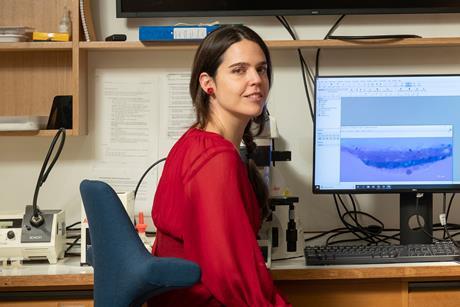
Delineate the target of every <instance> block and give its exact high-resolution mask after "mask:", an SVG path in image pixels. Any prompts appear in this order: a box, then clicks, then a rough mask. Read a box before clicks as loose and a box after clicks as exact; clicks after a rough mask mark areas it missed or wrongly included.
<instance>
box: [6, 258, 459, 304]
mask: <svg viewBox="0 0 460 307" xmlns="http://www.w3.org/2000/svg"><path fill="white" fill-rule="evenodd" d="M271 273H272V276H273V279H274V280H275V283H276V285H277V287H278V288H279V289H280V291H281V292H282V293H283V294H284V295H285V296H286V297H287V298H288V300H289V301H290V302H291V303H292V304H293V306H314V307H323V306H327V307H335V306H340V307H348V306H350V307H361V306H372V307H398V306H401V307H411V306H417V307H428V306H443V307H454V306H460V264H457V263H455V262H442V263H430V264H422V263H417V264H393V265H366V266H365V265H360V266H323V267H306V266H305V264H304V259H303V258H297V259H291V260H283V261H274V262H273V263H272V268H271ZM92 288H93V274H92V269H91V268H90V267H81V266H80V264H79V261H78V259H77V258H70V259H65V260H63V261H60V262H59V263H58V264H57V265H48V264H24V265H22V267H20V268H2V269H1V271H0V306H14V307H22V306H30V304H31V303H32V302H33V303H34V306H40V307H41V306H43V307H44V306H56V307H58V306H60V307H61V306H62V307H64V306H68V307H70V306H72V307H77V306H82V307H90V306H93V303H92V299H91V290H92ZM8 296H9V297H10V298H11V297H21V298H23V299H22V300H20V301H12V300H11V299H8V300H7V298H6V297H8Z"/></svg>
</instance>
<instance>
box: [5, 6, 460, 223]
mask: <svg viewBox="0 0 460 307" xmlns="http://www.w3.org/2000/svg"><path fill="white" fill-rule="evenodd" d="M93 17H94V20H95V24H96V31H97V34H98V39H103V38H104V37H106V36H108V35H110V34H113V33H126V34H128V40H136V39H137V27H138V26H139V25H148V24H152V25H154V24H164V25H166V24H167V25H169V24H174V23H176V22H190V23H197V22H210V21H214V20H215V19H210V18H205V19H198V18H189V19H186V18H183V19H179V18H177V19H171V20H168V19H156V20H155V19H136V20H126V19H116V18H115V1H93ZM337 17H338V16H297V17H288V19H289V21H290V22H291V24H292V26H293V27H294V28H295V30H296V32H297V33H298V34H299V36H300V38H302V39H320V38H322V37H323V36H324V35H325V33H326V32H327V31H328V29H329V27H330V26H331V25H332V24H333V23H334V21H335V20H336V19H337ZM459 17H460V16H459V15H458V14H443V15H380V16H347V17H345V19H344V20H343V21H342V24H341V26H340V27H339V28H338V29H337V30H336V32H335V34H337V35H366V34H369V35H370V34H418V35H421V36H424V37H436V36H442V37H446V36H460V22H459V21H458V20H460V18H459ZM219 21H220V22H221V23H244V24H246V25H248V26H251V27H252V28H253V29H254V30H256V31H257V32H258V33H260V34H261V36H262V37H263V38H264V39H289V36H288V34H287V32H286V31H285V30H284V28H283V27H282V26H281V25H279V23H278V22H277V20H276V19H275V18H274V17H244V18H243V17H240V18H219ZM459 51H460V50H459V48H453V47H449V48H447V47H444V48H434V47H433V48H399V49H391V48H389V49H386V48H381V49H353V50H323V51H322V57H321V66H320V73H321V74H323V75H327V74H413V73H421V74H429V73H459V72H460V58H459V56H458V54H459ZM305 54H306V55H308V56H309V58H308V60H309V62H310V63H313V62H314V58H313V57H312V56H311V55H312V52H308V51H306V52H305ZM272 56H273V64H274V85H273V88H272V92H271V94H270V98H269V109H270V113H271V114H272V115H274V116H275V117H276V119H277V122H278V129H279V132H280V134H281V139H279V140H278V141H277V148H278V149H280V150H290V151H292V162H288V163H278V166H277V168H278V169H277V171H279V173H281V174H282V175H283V176H284V177H285V180H286V182H287V185H288V187H289V190H290V191H291V192H292V194H293V195H297V196H299V197H300V204H299V206H298V208H299V211H298V212H299V215H300V216H301V219H302V221H303V224H304V226H306V228H307V229H309V230H320V229H322V230H325V229H330V228H333V227H338V226H340V223H339V220H338V218H337V214H336V212H335V207H334V205H333V201H332V198H331V197H330V196H317V195H312V193H311V174H312V150H311V148H312V125H311V121H310V118H309V113H308V108H307V104H306V98H305V94H304V91H303V85H302V79H301V75H300V68H299V65H298V60H297V57H296V52H295V51H273V52H272ZM192 57H193V52H187V51H180V52H170V51H168V52H93V53H90V60H89V65H90V69H89V72H90V76H89V82H90V84H89V88H90V92H89V104H90V105H89V128H90V132H89V135H88V136H82V137H73V138H68V139H67V142H66V146H65V148H64V151H63V154H62V156H61V159H60V160H59V161H58V163H57V164H56V166H55V169H54V170H53V172H52V174H51V176H50V177H49V179H48V181H47V182H46V183H45V185H44V186H43V188H42V190H41V193H40V197H39V204H40V206H41V207H42V208H57V207H59V208H64V209H65V210H66V216H67V222H68V223H71V222H74V221H77V220H78V219H79V214H80V199H79V193H78V184H79V182H80V181H81V179H82V178H85V177H88V176H89V174H91V172H92V169H93V166H94V163H95V153H94V148H95V143H94V118H95V114H94V110H95V108H94V105H95V104H97V103H98V102H97V101H94V86H93V84H92V82H94V71H95V69H99V68H102V69H112V68H126V69H139V70H141V69H142V70H143V71H145V70H151V71H152V73H155V74H161V73H164V72H166V71H168V69H169V68H170V67H171V66H174V67H176V68H179V69H184V70H187V69H188V68H189V67H190V64H191V59H192ZM409 116H410V115H409ZM459 116H460V114H459ZM49 142H50V139H49V138H34V137H0V182H1V184H0V212H4V211H22V210H23V206H24V205H25V204H30V203H31V199H32V196H33V191H34V186H35V182H36V180H37V176H38V173H39V171H40V167H41V163H42V159H43V158H44V156H45V154H46V151H47V148H48V146H49ZM152 197H153V196H152ZM357 198H358V201H359V204H360V207H361V209H363V210H365V211H367V212H369V213H371V214H374V215H376V216H377V217H378V218H381V219H382V220H383V221H384V222H385V225H386V226H388V227H398V223H399V211H398V199H397V196H396V195H386V196H385V195H380V196H376V195H360V196H358V197H357ZM459 199H460V197H459ZM459 202H460V200H458V202H456V203H455V206H458V205H459ZM435 204H436V205H435V206H436V208H439V207H440V197H439V196H436V201H435ZM459 210H460V209H455V207H454V209H453V211H452V215H451V221H453V222H457V223H459V222H460V216H459V212H460V211H459ZM436 212H437V211H436Z"/></svg>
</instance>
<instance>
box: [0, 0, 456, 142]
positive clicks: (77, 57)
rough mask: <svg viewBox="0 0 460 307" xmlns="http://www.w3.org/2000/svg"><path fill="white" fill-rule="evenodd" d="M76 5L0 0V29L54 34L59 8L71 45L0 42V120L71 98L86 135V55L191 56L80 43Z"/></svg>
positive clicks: (283, 43) (147, 46) (381, 44)
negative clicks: (29, 29)
mask: <svg viewBox="0 0 460 307" xmlns="http://www.w3.org/2000/svg"><path fill="white" fill-rule="evenodd" d="M79 3H80V1H79V0H53V1H30V0H2V1H1V4H0V26H11V25H24V26H28V27H32V28H34V29H36V30H37V31H44V32H56V31H57V27H58V24H59V20H60V18H61V17H62V13H63V8H64V7H67V8H69V10H70V13H71V14H70V15H71V16H72V17H71V18H72V35H71V36H72V41H71V42H18V43H0V92H1V93H2V99H1V103H0V116H48V114H49V112H50V109H51V105H52V102H53V98H54V96H56V95H72V97H73V100H72V101H73V104H72V111H73V114H72V117H73V129H71V130H69V131H68V135H84V134H86V133H87V118H88V115H87V95H88V93H87V83H88V76H87V73H88V67H87V66H88V54H89V53H91V52H106V51H160V52H161V51H176V50H177V51H188V50H190V51H194V50H196V49H197V47H198V44H199V42H177V41H174V42H152V43H141V42H138V41H129V42H103V41H91V42H86V41H82V38H83V36H82V33H81V32H80V31H81V30H80V28H81V22H80V10H79ZM266 42H267V44H268V46H269V47H270V49H271V50H295V49H297V48H301V49H316V48H326V49H352V48H356V49H361V48H406V47H460V37H440V38H407V39H386V40H354V41H342V40H336V39H331V40H297V41H293V40H267V41H266ZM54 134H55V131H53V130H42V131H38V132H37V131H35V132H0V136H47V137H49V136H53V135H54Z"/></svg>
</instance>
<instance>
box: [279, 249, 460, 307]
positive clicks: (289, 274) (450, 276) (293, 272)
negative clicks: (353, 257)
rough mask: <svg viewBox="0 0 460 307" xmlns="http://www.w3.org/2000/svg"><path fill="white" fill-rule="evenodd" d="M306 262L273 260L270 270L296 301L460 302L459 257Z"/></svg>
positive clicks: (402, 306) (416, 305)
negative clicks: (334, 263) (385, 261)
mask: <svg viewBox="0 0 460 307" xmlns="http://www.w3.org/2000/svg"><path fill="white" fill-rule="evenodd" d="M304 261H305V260H304V259H303V258H299V259H294V260H288V261H281V262H274V263H273V265H272V269H271V272H272V276H273V279H274V280H275V282H276V285H277V287H278V288H279V289H280V290H281V291H282V293H283V294H284V295H286V296H287V297H288V298H289V301H290V302H291V303H292V304H293V305H294V306H314V307H323V306H324V307H326V306H327V307H335V306H337V307H339V306H340V307H364V306H366V307H369V306H372V307H440V306H442V307H454V306H455V307H458V306H460V264H457V263H455V262H441V263H411V264H391V265H387V264H385V265H384V264H381V265H354V266H350V265H348V266H345V265H343V266H318V267H312V266H310V267H306V266H305V263H304Z"/></svg>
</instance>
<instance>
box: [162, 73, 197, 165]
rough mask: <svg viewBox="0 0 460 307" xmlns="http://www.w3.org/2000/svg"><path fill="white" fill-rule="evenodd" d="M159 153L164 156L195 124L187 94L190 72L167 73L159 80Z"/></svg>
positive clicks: (190, 100)
mask: <svg viewBox="0 0 460 307" xmlns="http://www.w3.org/2000/svg"><path fill="white" fill-rule="evenodd" d="M160 83H161V85H162V89H161V91H160V92H161V95H162V99H161V100H162V102H163V103H162V104H161V107H160V112H161V117H160V145H159V146H160V153H161V154H162V155H164V156H166V155H167V154H168V152H169V150H170V149H171V147H172V146H173V145H174V143H175V142H176V141H177V140H178V139H179V138H180V137H181V136H182V134H184V133H185V132H186V131H187V130H188V129H189V128H190V126H191V125H192V124H193V123H195V121H196V115H195V110H194V107H193V104H192V99H191V98H190V93H189V83H190V72H175V73H169V74H166V75H164V76H163V77H162V80H161V82H160Z"/></svg>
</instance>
